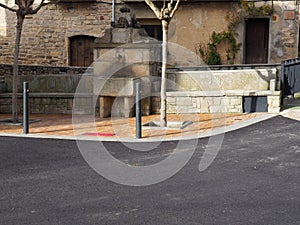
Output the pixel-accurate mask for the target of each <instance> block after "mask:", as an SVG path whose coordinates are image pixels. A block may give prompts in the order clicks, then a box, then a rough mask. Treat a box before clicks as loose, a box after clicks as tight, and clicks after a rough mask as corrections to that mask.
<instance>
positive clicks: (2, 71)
mask: <svg viewBox="0 0 300 225" xmlns="http://www.w3.org/2000/svg"><path fill="white" fill-rule="evenodd" d="M92 71H93V69H92V68H86V67H73V66H72V67H69V66H41V65H19V75H20V76H22V75H42V74H84V73H92ZM12 74H13V66H12V65H10V64H0V76H7V75H8V76H12Z"/></svg>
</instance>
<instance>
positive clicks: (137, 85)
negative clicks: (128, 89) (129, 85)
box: [135, 81, 142, 138]
mask: <svg viewBox="0 0 300 225" xmlns="http://www.w3.org/2000/svg"><path fill="white" fill-rule="evenodd" d="M135 118H136V119H135V125H136V138H141V137H142V109H141V82H140V81H138V82H136V83H135Z"/></svg>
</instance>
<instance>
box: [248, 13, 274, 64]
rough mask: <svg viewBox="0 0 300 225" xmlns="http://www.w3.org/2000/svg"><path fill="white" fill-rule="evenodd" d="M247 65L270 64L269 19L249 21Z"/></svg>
mask: <svg viewBox="0 0 300 225" xmlns="http://www.w3.org/2000/svg"><path fill="white" fill-rule="evenodd" d="M245 22H246V49H245V63H246V64H257V63H268V51H269V19H268V18H260V19H247V20H246V21H245Z"/></svg>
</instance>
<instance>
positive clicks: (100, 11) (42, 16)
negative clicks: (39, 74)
mask: <svg viewBox="0 0 300 225" xmlns="http://www.w3.org/2000/svg"><path fill="white" fill-rule="evenodd" d="M8 2H9V4H10V5H13V2H14V1H13V0H9V1H8ZM15 21H16V19H15V14H14V13H12V12H10V11H8V10H4V9H2V8H0V63H12V62H13V49H14V41H15V23H16V22H15ZM110 23H111V6H110V5H109V4H103V3H101V1H100V0H96V1H95V2H86V3H84V2H81V3H79V2H78V3H59V4H58V5H48V6H45V7H44V8H42V9H41V10H40V11H39V12H38V13H37V14H36V15H31V16H27V17H26V19H25V22H24V28H23V33H22V39H21V47H20V62H21V63H23V64H41V65H58V66H67V65H69V38H70V37H72V36H76V35H89V36H94V37H100V36H102V35H103V31H104V29H105V28H107V27H109V26H110Z"/></svg>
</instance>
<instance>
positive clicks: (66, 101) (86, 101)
mask: <svg viewBox="0 0 300 225" xmlns="http://www.w3.org/2000/svg"><path fill="white" fill-rule="evenodd" d="M73 98H74V94H71V93H53V94H49V93H32V94H29V113H39V114H47V113H57V114H72V112H73V111H72V110H73ZM92 101H93V97H92V96H91V95H85V96H82V97H81V98H80V99H77V100H76V102H77V103H79V104H80V106H78V107H77V108H80V111H77V112H74V113H77V114H92V113H93V109H92V108H91V105H92ZM11 105H12V102H11V94H7V93H5V94H0V113H3V114H6V113H11ZM18 107H19V109H18V111H19V113H22V112H23V102H22V95H19V96H18Z"/></svg>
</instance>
